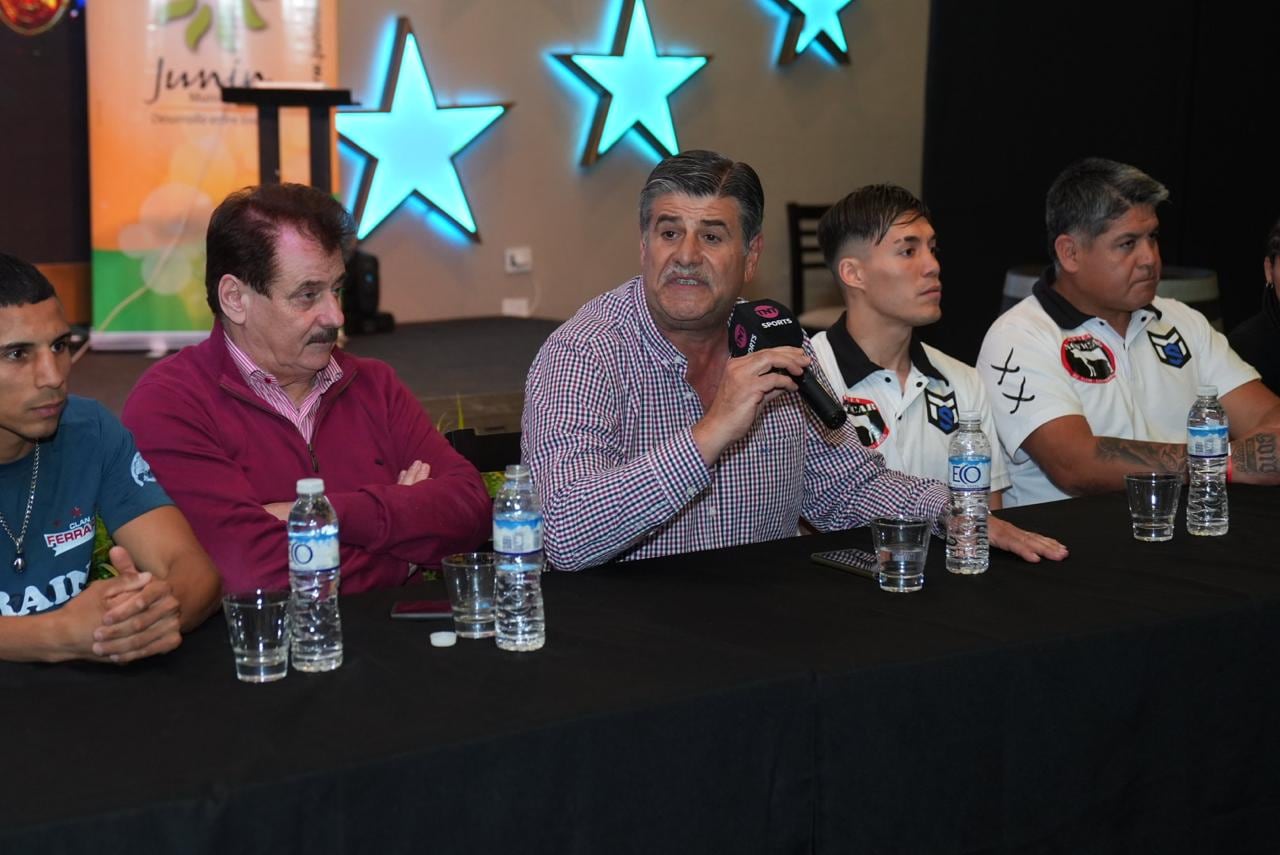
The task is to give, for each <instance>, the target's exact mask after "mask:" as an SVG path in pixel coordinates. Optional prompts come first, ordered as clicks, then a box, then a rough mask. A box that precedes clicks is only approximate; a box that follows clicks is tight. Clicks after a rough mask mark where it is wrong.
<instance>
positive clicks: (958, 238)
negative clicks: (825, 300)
mask: <svg viewBox="0 0 1280 855" xmlns="http://www.w3.org/2000/svg"><path fill="white" fill-rule="evenodd" d="M1278 23H1280V10H1278V9H1277V8H1276V7H1275V6H1274V5H1271V4H1264V5H1256V6H1255V5H1249V6H1246V5H1245V4H1243V3H1237V2H1210V1H1209V0H1127V2H1117V0H1077V2H1071V3H1065V2H1060V3H1028V2H1024V0H934V3H933V8H932V16H931V21H930V42H929V67H928V76H927V91H926V111H925V144H924V178H923V191H924V196H925V200H926V201H927V202H928V204H929V205H930V207H931V209H932V212H933V215H934V225H935V227H936V228H937V231H938V236H939V243H940V246H941V247H942V252H943V255H942V264H943V276H942V280H943V285H944V289H943V308H944V317H943V320H942V321H941V322H940V323H938V324H936V325H935V326H933V327H931V328H929V329H928V330H926V331H925V332H924V337H925V338H926V339H927V340H929V341H930V342H931V343H933V344H935V345H937V346H938V347H940V348H942V349H943V350H946V351H948V352H950V353H952V354H953V355H955V356H957V357H959V358H961V359H964V360H966V361H972V360H973V359H974V358H975V357H976V356H977V351H978V347H979V345H980V344H981V342H982V336H983V334H984V333H985V332H986V329H987V327H988V326H989V325H990V323H991V321H992V320H993V319H994V318H995V317H996V315H997V314H998V313H999V308H1000V302H1001V292H1002V289H1003V284H1004V276H1005V272H1006V271H1007V270H1008V268H1010V267H1012V266H1016V265H1022V264H1030V263H1037V262H1041V263H1043V262H1047V260H1048V251H1047V248H1046V238H1045V233H1044V194H1045V191H1046V190H1047V189H1048V187H1049V184H1050V182H1052V180H1053V178H1054V176H1055V175H1057V173H1058V172H1059V171H1060V170H1061V169H1062V168H1063V167H1064V166H1066V165H1067V164H1068V163H1070V162H1071V161H1073V160H1076V159H1078V158H1081V157H1087V156H1093V155H1097V156H1102V157H1109V158H1112V159H1115V160H1121V161H1125V162H1128V163H1132V164H1134V165H1136V166H1138V167H1140V168H1141V169H1143V170H1145V171H1146V172H1148V173H1149V174H1151V175H1152V176H1154V177H1155V178H1157V179H1159V180H1160V181H1162V182H1163V183H1164V184H1165V185H1166V186H1167V187H1168V188H1169V190H1170V194H1171V201H1170V203H1169V204H1168V205H1166V206H1164V207H1162V209H1161V249H1162V254H1163V258H1164V262H1165V264H1178V265H1185V266H1192V267H1207V268H1210V269H1212V270H1214V271H1216V272H1217V274H1218V280H1219V288H1220V290H1221V292H1222V309H1223V318H1224V321H1225V322H1226V325H1227V327H1228V328H1230V327H1231V326H1232V325H1234V324H1235V323H1238V322H1239V321H1240V320H1243V319H1244V318H1245V317H1247V316H1248V315H1250V314H1252V313H1253V312H1254V311H1255V310H1256V308H1257V306H1258V304H1259V299H1260V297H1261V285H1262V281H1263V279H1262V271H1261V266H1262V244H1263V238H1264V236H1265V234H1266V232H1267V229H1268V228H1269V227H1270V224H1271V223H1272V222H1273V221H1274V220H1275V219H1276V217H1278V216H1280V193H1277V192H1276V191H1277V186H1276V185H1277V180H1276V173H1275V171H1274V170H1273V168H1272V158H1271V157H1270V155H1271V149H1272V148H1273V143H1272V142H1271V139H1270V137H1271V136H1272V133H1273V132H1272V131H1271V130H1270V128H1271V121H1272V115H1273V114H1275V112H1276V100H1277V99H1276V95H1277V92H1278V91H1280V89H1278V86H1277V84H1280V72H1278V71H1277V69H1278V68H1280V49H1278V48H1277V45H1278V44H1280V42H1278V41H1277V33H1280V28H1278V27H1277V24H1278Z"/></svg>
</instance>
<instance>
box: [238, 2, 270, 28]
mask: <svg viewBox="0 0 1280 855" xmlns="http://www.w3.org/2000/svg"><path fill="white" fill-rule="evenodd" d="M241 2H242V4H243V6H244V25H245V26H246V27H248V28H249V29H251V30H265V29H266V28H267V22H266V21H264V20H262V16H261V15H259V14H258V10H257V9H255V8H253V0H241Z"/></svg>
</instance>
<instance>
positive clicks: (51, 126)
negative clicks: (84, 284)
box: [0, 9, 89, 264]
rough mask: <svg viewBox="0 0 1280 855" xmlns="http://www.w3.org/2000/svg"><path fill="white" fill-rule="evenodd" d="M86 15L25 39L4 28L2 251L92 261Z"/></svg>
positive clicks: (0, 56) (43, 259)
mask: <svg viewBox="0 0 1280 855" xmlns="http://www.w3.org/2000/svg"><path fill="white" fill-rule="evenodd" d="M86 93H87V89H86V83H85V51H84V15H83V14H80V13H79V11H78V10H76V9H73V10H72V13H69V14H67V15H64V16H63V18H62V20H61V21H59V22H58V23H57V24H56V25H55V26H54V27H52V28H51V29H49V30H48V31H46V32H43V33H40V34H39V35H35V36H23V35H19V34H18V33H16V32H14V31H13V30H11V29H10V28H9V27H7V26H5V25H4V24H0V135H2V136H0V138H2V139H3V140H4V142H3V144H2V145H0V250H3V251H6V252H11V253H14V254H15V255H19V256H21V257H23V258H26V259H28V260H29V261H33V262H36V263H38V264H44V263H51V262H84V261H88V260H89V117H88V107H87V94H86Z"/></svg>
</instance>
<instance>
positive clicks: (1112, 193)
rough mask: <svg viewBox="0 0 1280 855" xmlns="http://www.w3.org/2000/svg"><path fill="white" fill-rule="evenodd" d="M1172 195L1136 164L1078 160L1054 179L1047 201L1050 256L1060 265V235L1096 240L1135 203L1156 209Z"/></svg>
mask: <svg viewBox="0 0 1280 855" xmlns="http://www.w3.org/2000/svg"><path fill="white" fill-rule="evenodd" d="M1168 198H1169V190H1168V189H1167V188H1166V187H1165V186H1164V185H1163V184H1161V183H1160V182H1159V181H1156V180H1155V179H1154V178H1152V177H1151V176H1150V175H1148V174H1147V173H1145V172H1143V171H1142V170H1141V169H1138V168H1137V167H1136V166H1130V165H1128V164H1127V163H1117V162H1116V161H1114V160H1107V159H1105V158H1101V157H1090V158H1086V159H1084V160H1079V161H1076V162H1075V163H1073V164H1071V165H1070V166H1068V167H1067V168H1066V169H1064V170H1062V172H1061V173H1060V174H1059V175H1058V177H1057V178H1055V179H1054V180H1053V185H1052V186H1050V187H1049V194H1048V196H1047V197H1046V198H1045V201H1044V224H1045V230H1046V231H1047V232H1048V237H1049V257H1050V258H1052V259H1053V263H1054V264H1055V265H1057V263H1058V253H1057V250H1056V249H1054V246H1053V244H1054V241H1056V240H1057V239H1058V235H1064V234H1065V235H1074V236H1077V237H1083V238H1084V239H1085V240H1086V241H1092V240H1093V239H1094V238H1096V237H1097V236H1098V235H1100V234H1102V233H1103V232H1105V231H1106V230H1107V227H1108V226H1110V225H1111V223H1112V222H1114V221H1115V220H1117V219H1119V218H1120V217H1122V216H1124V214H1125V212H1126V211H1128V210H1129V209H1130V208H1132V207H1134V206H1135V205H1149V206H1151V207H1153V208H1154V207H1155V206H1156V205H1159V204H1160V203H1161V202H1163V201H1165V200H1166V199H1168Z"/></svg>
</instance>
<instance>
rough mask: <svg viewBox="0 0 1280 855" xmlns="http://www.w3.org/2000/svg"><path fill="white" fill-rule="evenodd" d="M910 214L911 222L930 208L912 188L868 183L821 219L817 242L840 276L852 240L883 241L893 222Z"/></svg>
mask: <svg viewBox="0 0 1280 855" xmlns="http://www.w3.org/2000/svg"><path fill="white" fill-rule="evenodd" d="M903 216H907V217H908V219H907V222H908V223H914V222H915V221H916V220H918V219H920V218H921V217H924V218H925V219H926V220H928V219H929V209H928V208H927V207H926V206H925V204H924V202H921V201H920V200H919V199H918V198H916V196H915V195H914V194H913V193H912V192H911V191H909V190H906V189H904V188H902V187H899V186H898V185H897V184H868V185H867V186H866V187H859V188H858V189H857V190H854V191H853V192H852V193H850V194H849V195H848V196H845V197H844V198H843V199H841V200H840V201H839V202H836V203H835V204H834V205H832V206H831V207H830V208H828V209H827V212H826V213H825V214H823V215H822V219H820V220H819V221H818V246H819V247H821V248H822V258H823V260H824V261H826V263H827V267H828V268H830V270H831V273H832V274H833V275H834V276H835V277H836V278H837V279H839V278H840V274H839V273H838V272H837V271H836V267H837V266H839V264H840V255H841V252H842V251H843V249H844V247H845V245H846V244H848V243H849V241H854V240H856V241H870V242H871V243H880V241H882V240H884V236H885V235H887V234H888V233H889V229H891V228H893V224H894V223H896V222H898V220H900V219H902V218H903Z"/></svg>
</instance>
